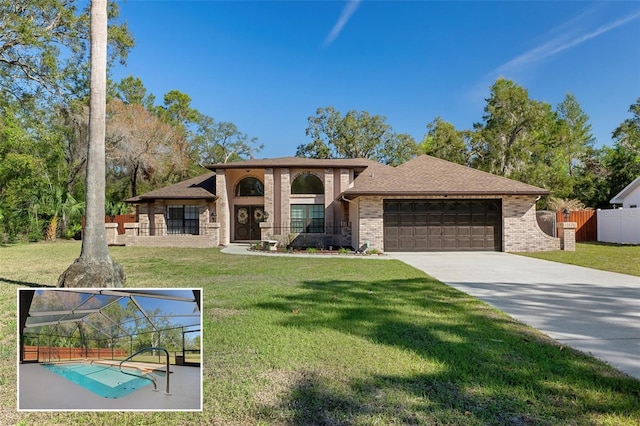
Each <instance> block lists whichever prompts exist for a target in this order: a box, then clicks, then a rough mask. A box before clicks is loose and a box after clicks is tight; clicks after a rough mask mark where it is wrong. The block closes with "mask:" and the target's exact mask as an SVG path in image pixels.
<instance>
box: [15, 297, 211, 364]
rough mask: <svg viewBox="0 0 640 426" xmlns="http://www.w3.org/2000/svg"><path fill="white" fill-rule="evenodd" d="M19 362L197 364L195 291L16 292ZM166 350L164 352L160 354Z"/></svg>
mask: <svg viewBox="0 0 640 426" xmlns="http://www.w3.org/2000/svg"><path fill="white" fill-rule="evenodd" d="M18 298H19V304H20V309H19V316H20V319H19V321H20V322H19V335H20V336H19V337H20V363H30V362H39V363H58V362H64V361H73V360H79V359H100V360H124V359H126V358H128V357H130V356H131V355H134V354H136V353H137V352H138V351H142V352H141V353H140V354H139V355H135V358H134V359H132V360H136V361H142V362H153V363H164V362H165V358H166V353H167V352H168V353H169V355H170V360H171V361H170V362H171V364H175V365H186V366H189V365H191V366H200V363H201V312H200V306H201V303H200V300H201V291H200V290H199V289H38V290H27V289H20V290H19V292H18ZM164 350H166V351H167V352H165V351H164Z"/></svg>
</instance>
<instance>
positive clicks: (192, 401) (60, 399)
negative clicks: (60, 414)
mask: <svg viewBox="0 0 640 426" xmlns="http://www.w3.org/2000/svg"><path fill="white" fill-rule="evenodd" d="M170 368H171V372H172V374H171V375H170V376H171V377H170V378H169V385H170V387H169V391H170V392H171V395H165V393H164V392H165V390H166V382H165V379H164V377H158V380H157V384H158V392H154V391H153V390H152V389H153V385H151V384H149V386H145V387H144V388H142V389H140V390H137V391H135V392H133V393H131V394H129V395H127V396H125V397H122V398H117V399H109V398H103V397H101V396H99V395H96V394H94V393H93V392H90V391H88V390H87V389H85V388H83V387H81V386H80V385H77V384H75V383H73V382H71V381H69V380H67V379H65V378H64V377H61V376H59V375H57V374H55V373H53V372H51V371H49V370H47V369H46V368H43V367H42V366H41V365H40V364H20V365H18V410H91V411H99V410H119V411H123V410H144V411H161V410H168V411H179V410H184V411H198V410H202V375H201V367H183V366H177V365H172V366H171V367H170Z"/></svg>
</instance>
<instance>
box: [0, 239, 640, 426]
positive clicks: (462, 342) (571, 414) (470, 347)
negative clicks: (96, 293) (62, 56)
mask: <svg viewBox="0 0 640 426" xmlns="http://www.w3.org/2000/svg"><path fill="white" fill-rule="evenodd" d="M79 249H80V247H79V245H78V244H77V243H75V244H74V243H61V244H55V245H52V244H35V245H29V246H14V247H4V248H0V256H1V259H2V261H0V303H1V304H2V305H1V306H2V314H1V315H3V316H4V317H3V318H2V319H3V321H2V322H0V324H1V325H0V331H2V336H5V337H4V338H3V339H4V340H3V345H4V346H2V347H0V349H3V348H4V349H3V352H2V355H3V359H4V362H3V363H2V364H1V365H2V366H1V367H0V378H2V379H1V380H0V397H1V398H2V399H1V401H2V412H1V414H0V415H1V417H0V423H2V424H16V423H17V424H64V425H67V424H69V425H76V424H77V425H85V424H99V425H102V424H104V425H142V424H145V425H166V424H185V425H187V424H188V425H191V424H202V425H211V424H220V425H234V424H235V425H245V424H247V425H252V424H255V425H266V424H276V425H288V424H291V425H297V424H348V425H389V424H465V425H530V424H536V425H556V424H563V425H565V424H567V425H638V424H639V423H640V381H637V380H635V379H631V378H629V377H626V376H624V375H622V374H620V373H619V372H617V371H616V370H613V369H612V368H610V367H608V366H607V365H605V364H604V363H602V362H599V361H597V360H595V359H593V358H591V357H588V356H585V355H583V354H580V353H577V352H575V351H573V350H570V349H568V348H565V347H562V346H560V345H559V344H557V343H556V342H554V341H551V340H550V339H548V338H546V337H545V336H543V335H541V334H539V333H538V332H536V331H535V330H532V329H530V328H528V327H526V326H524V325H522V324H520V323H517V322H515V321H513V320H512V319H510V318H509V317H507V316H506V315H504V314H502V313H500V312H498V311H496V310H494V309H492V308H490V307H488V306H487V305H485V304H483V303H481V302H479V301H478V300H476V299H474V298H472V297H470V296H467V295H465V294H463V293H460V292H458V291H456V290H454V289H452V288H450V287H447V286H445V285H443V284H441V283H439V282H438V281H436V280H434V279H432V278H430V277H428V276H426V275H424V274H423V273H421V272H419V271H417V270H416V269H413V268H411V267H409V266H407V265H404V264H402V263H400V262H398V261H394V260H372V259H366V260H365V259H350V258H336V259H313V258H304V259H300V258H287V257H276V256H268V257H263V256H233V255H224V254H221V253H220V252H219V251H218V250H217V249H150V248H133V247H129V248H113V249H112V250H111V252H112V256H113V257H114V259H115V260H117V261H118V262H120V263H121V264H122V265H123V266H124V268H125V271H126V272H127V274H128V282H127V286H128V287H202V288H203V289H204V292H203V299H204V302H203V316H204V324H203V339H204V352H203V363H204V410H203V412H202V413H171V412H163V413H138V412H130V413H122V412H102V413H87V412H79V413H40V412H36V413H17V412H15V392H16V380H15V361H16V358H15V357H16V354H15V327H16V326H15V309H16V297H15V291H16V288H18V287H20V285H52V284H53V283H55V282H56V280H57V276H58V274H59V273H60V272H62V271H63V270H64V269H65V268H66V266H67V265H68V264H69V263H71V261H72V260H73V259H74V257H76V256H77V254H78V253H79ZM6 320H8V321H9V322H6Z"/></svg>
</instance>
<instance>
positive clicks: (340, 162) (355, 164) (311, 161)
mask: <svg viewBox="0 0 640 426" xmlns="http://www.w3.org/2000/svg"><path fill="white" fill-rule="evenodd" d="M372 164H379V163H377V162H375V161H373V160H369V159H367V158H326V159H316V158H303V157H278V158H265V159H252V160H245V161H233V162H231V163H220V164H211V165H209V166H207V169H209V170H218V169H263V168H272V167H286V168H294V167H299V168H307V169H322V168H353V169H360V170H364V169H365V168H366V167H369V166H371V165H372Z"/></svg>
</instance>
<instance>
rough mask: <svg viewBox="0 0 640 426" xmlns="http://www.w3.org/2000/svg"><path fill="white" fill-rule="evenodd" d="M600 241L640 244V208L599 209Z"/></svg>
mask: <svg viewBox="0 0 640 426" xmlns="http://www.w3.org/2000/svg"><path fill="white" fill-rule="evenodd" d="M598 241H601V242H604V243H620V244H640V209H637V208H635V209H611V210H598Z"/></svg>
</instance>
